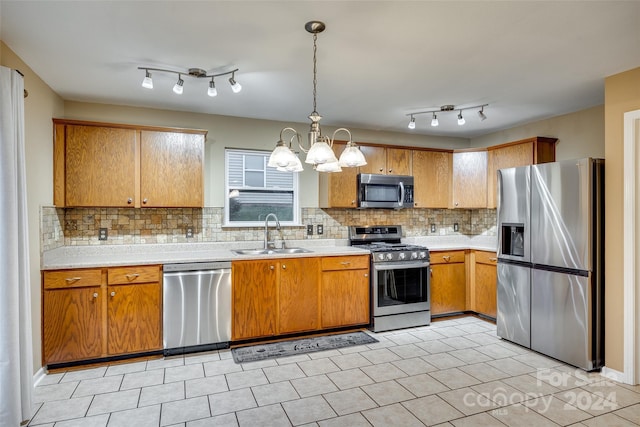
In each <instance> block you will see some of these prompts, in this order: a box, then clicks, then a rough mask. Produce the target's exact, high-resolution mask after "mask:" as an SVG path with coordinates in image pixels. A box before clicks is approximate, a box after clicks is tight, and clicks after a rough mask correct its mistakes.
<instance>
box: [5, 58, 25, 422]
mask: <svg viewBox="0 0 640 427" xmlns="http://www.w3.org/2000/svg"><path fill="white" fill-rule="evenodd" d="M26 187H27V186H26V173H25V146H24V81H23V78H22V76H21V75H20V74H19V73H18V72H16V71H14V70H11V69H9V68H6V67H0V426H18V425H20V423H21V422H23V421H25V420H28V419H29V418H30V417H31V411H32V406H31V405H32V394H33V349H32V346H31V334H32V332H31V292H30V278H29V236H28V224H27V222H28V221H27V193H26Z"/></svg>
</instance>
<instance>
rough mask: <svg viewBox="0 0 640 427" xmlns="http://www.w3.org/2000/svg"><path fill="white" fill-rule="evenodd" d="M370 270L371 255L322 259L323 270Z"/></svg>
mask: <svg viewBox="0 0 640 427" xmlns="http://www.w3.org/2000/svg"><path fill="white" fill-rule="evenodd" d="M359 268H369V255H357V256H332V257H323V258H322V270H323V271H330V270H355V269H359Z"/></svg>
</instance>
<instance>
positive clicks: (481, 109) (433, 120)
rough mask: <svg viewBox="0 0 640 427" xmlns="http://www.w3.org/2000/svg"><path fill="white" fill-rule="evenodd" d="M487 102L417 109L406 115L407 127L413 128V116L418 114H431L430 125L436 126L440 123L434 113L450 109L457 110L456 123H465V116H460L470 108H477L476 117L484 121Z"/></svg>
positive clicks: (445, 111) (449, 110)
mask: <svg viewBox="0 0 640 427" xmlns="http://www.w3.org/2000/svg"><path fill="white" fill-rule="evenodd" d="M488 105H489V104H481V105H474V106H471V107H462V108H460V107H458V108H456V107H455V105H449V104H448V105H443V106H441V107H440V108H438V109H431V110H426V111H417V112H415V113H408V114H407V116H409V117H410V120H409V129H415V127H416V125H415V117H414V116H416V115H418V114H433V116H432V118H431V126H433V127H435V126H438V125H439V124H440V123H439V121H438V116H437V115H436V113H447V112H451V111H458V125H460V126H462V125H464V124H465V123H466V120H465V118H464V117H463V116H462V112H463V111H464V110H472V109H476V108H479V110H478V117H479V118H480V121H484V120H486V119H487V116H486V115H485V114H484V107H486V106H488Z"/></svg>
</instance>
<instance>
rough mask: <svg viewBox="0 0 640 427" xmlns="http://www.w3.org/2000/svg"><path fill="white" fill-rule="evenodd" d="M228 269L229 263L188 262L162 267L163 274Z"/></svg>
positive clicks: (229, 267)
mask: <svg viewBox="0 0 640 427" xmlns="http://www.w3.org/2000/svg"><path fill="white" fill-rule="evenodd" d="M228 269H231V261H212V262H189V263H184V264H165V265H163V266H162V271H163V272H164V273H172V272H182V271H209V270H228Z"/></svg>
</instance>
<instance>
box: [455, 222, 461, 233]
mask: <svg viewBox="0 0 640 427" xmlns="http://www.w3.org/2000/svg"><path fill="white" fill-rule="evenodd" d="M453 231H455V232H456V233H457V232H458V231H460V227H459V226H458V223H457V222H454V223H453Z"/></svg>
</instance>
